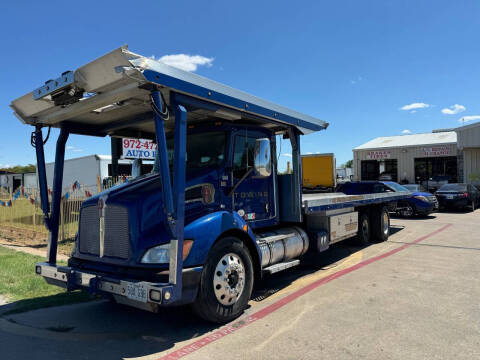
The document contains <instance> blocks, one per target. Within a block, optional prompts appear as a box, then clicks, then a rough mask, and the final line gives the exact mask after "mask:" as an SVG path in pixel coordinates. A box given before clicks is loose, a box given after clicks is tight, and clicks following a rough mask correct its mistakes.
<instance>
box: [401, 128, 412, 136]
mask: <svg viewBox="0 0 480 360" xmlns="http://www.w3.org/2000/svg"><path fill="white" fill-rule="evenodd" d="M411 133H412V132H411V131H410V130H408V129H405V130H402V134H404V135H407V134H411Z"/></svg>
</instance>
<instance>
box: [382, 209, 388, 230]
mask: <svg viewBox="0 0 480 360" xmlns="http://www.w3.org/2000/svg"><path fill="white" fill-rule="evenodd" d="M382 216H383V233H384V234H388V228H389V224H388V213H387V212H386V211H384V212H383V215H382Z"/></svg>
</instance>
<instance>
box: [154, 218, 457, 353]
mask: <svg viewBox="0 0 480 360" xmlns="http://www.w3.org/2000/svg"><path fill="white" fill-rule="evenodd" d="M451 225H452V224H447V225H444V226H442V227H441V228H440V229H438V230H435V231H433V232H431V233H429V234H427V235H424V236H422V237H420V238H418V239H416V240H414V241H412V242H410V243H408V244H404V245H402V246H399V247H398V248H395V249H393V250H390V251H387V252H386V253H384V254H380V255H377V256H374V257H372V258H370V259H367V260H364V261H361V262H359V263H358V264H356V265H353V266H351V267H349V268H346V269H343V270H340V271H337V272H336V273H333V274H331V275H328V276H326V277H324V278H322V279H320V280H317V281H314V282H313V283H311V284H309V285H306V286H305V287H303V288H301V289H299V290H297V291H295V292H293V293H291V294H290V295H287V296H285V297H284V298H282V299H280V300H278V301H276V302H274V303H273V304H271V305H268V306H267V307H265V308H263V309H262V310H259V311H257V312H256V313H254V314H252V315H250V316H248V317H246V318H245V319H242V320H239V321H236V322H234V323H233V324H231V325H227V326H225V327H224V328H222V329H220V330H217V331H215V332H214V333H212V334H210V335H207V336H204V337H202V338H200V339H198V340H196V341H194V342H193V343H191V344H189V345H185V346H184V347H182V348H180V349H178V350H175V351H173V352H172V353H170V354H167V355H164V356H162V357H160V358H158V359H157V360H176V359H180V358H182V357H184V356H187V355H189V354H191V353H193V352H195V351H197V350H200V349H201V348H202V347H204V346H206V345H208V344H210V343H212V342H214V341H217V340H218V339H221V338H223V337H225V336H227V335H229V334H231V333H233V332H235V331H237V330H238V329H241V328H243V327H245V326H247V325H249V324H251V323H253V322H255V321H257V320H260V319H263V318H264V317H265V316H267V315H269V314H271V313H272V312H274V311H276V310H278V309H280V308H281V307H282V306H284V305H286V304H288V303H290V302H292V301H293V300H295V299H297V298H299V297H300V296H302V295H304V294H306V293H308V292H310V291H312V290H313V289H316V288H317V287H319V286H322V285H324V284H326V283H328V282H330V281H332V280H335V279H337V278H339V277H342V276H343V275H346V274H348V273H351V272H352V271H355V270H358V269H360V268H362V267H364V266H367V265H369V264H371V263H374V262H376V261H378V260H381V259H384V258H386V257H389V256H391V255H393V254H396V253H397V252H399V251H402V250H404V249H406V248H407V247H409V246H412V245H414V244H417V243H419V242H421V241H423V240H425V239H428V238H429V237H432V236H434V235H436V234H438V233H440V232H442V231H444V230H446V229H447V228H449V227H450V226H451Z"/></svg>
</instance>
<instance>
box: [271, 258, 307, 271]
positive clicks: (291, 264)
mask: <svg viewBox="0 0 480 360" xmlns="http://www.w3.org/2000/svg"><path fill="white" fill-rule="evenodd" d="M299 264H300V260H298V259H295V260H290V261H286V262H282V263H278V264H274V265H271V266H269V267H266V268H265V269H263V271H264V272H265V273H267V274H275V273H277V272H279V271H282V270H286V269H289V268H291V267H294V266H297V265H299Z"/></svg>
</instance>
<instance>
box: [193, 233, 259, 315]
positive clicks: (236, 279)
mask: <svg viewBox="0 0 480 360" xmlns="http://www.w3.org/2000/svg"><path fill="white" fill-rule="evenodd" d="M252 288H253V265H252V259H251V257H250V253H249V251H248V249H247V247H246V246H245V245H244V244H243V242H242V241H240V240H239V239H237V238H235V237H225V238H223V239H221V240H220V241H219V242H218V243H217V244H215V245H214V246H213V248H212V250H211V251H210V253H209V255H208V259H207V262H206V264H205V267H204V268H203V272H202V277H201V280H200V288H199V291H198V296H197V299H196V301H195V303H194V304H193V309H194V311H195V312H196V313H197V314H198V315H199V316H200V317H202V318H203V319H205V320H208V321H212V322H215V323H226V322H228V321H231V320H233V319H235V318H236V317H238V316H240V315H241V314H242V312H243V311H244V310H245V308H246V307H247V304H248V301H249V300H250V296H251V294H252Z"/></svg>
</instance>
